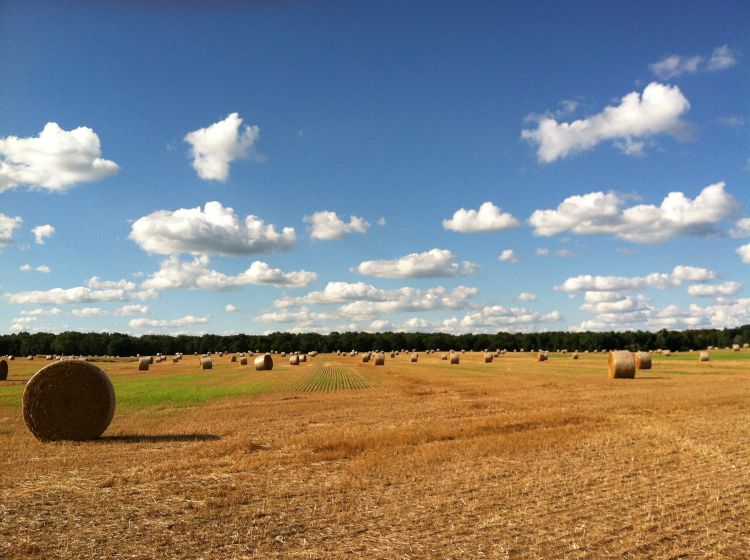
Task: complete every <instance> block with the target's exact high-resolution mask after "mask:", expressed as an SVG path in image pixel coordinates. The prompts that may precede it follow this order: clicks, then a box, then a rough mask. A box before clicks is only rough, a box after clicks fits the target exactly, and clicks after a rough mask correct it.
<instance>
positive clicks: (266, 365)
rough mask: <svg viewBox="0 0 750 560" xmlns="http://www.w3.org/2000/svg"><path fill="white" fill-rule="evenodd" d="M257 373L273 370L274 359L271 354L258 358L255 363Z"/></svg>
mask: <svg viewBox="0 0 750 560" xmlns="http://www.w3.org/2000/svg"><path fill="white" fill-rule="evenodd" d="M254 364H255V370H256V371H270V370H272V369H273V357H271V354H268V353H266V354H263V355H262V356H258V357H257V358H255V361H254Z"/></svg>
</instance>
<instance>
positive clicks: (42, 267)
mask: <svg viewBox="0 0 750 560" xmlns="http://www.w3.org/2000/svg"><path fill="white" fill-rule="evenodd" d="M18 270H20V271H21V272H31V271H33V270H35V271H37V272H41V273H43V274H49V273H50V272H52V269H51V268H50V267H48V266H47V265H46V264H40V265H39V266H36V267H34V266H31V265H30V264H22V265H21V266H19V267H18Z"/></svg>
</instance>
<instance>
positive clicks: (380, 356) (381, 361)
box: [375, 352, 385, 366]
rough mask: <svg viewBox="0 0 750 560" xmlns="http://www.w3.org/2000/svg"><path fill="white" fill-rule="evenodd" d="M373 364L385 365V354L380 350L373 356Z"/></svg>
mask: <svg viewBox="0 0 750 560" xmlns="http://www.w3.org/2000/svg"><path fill="white" fill-rule="evenodd" d="M375 365H376V366H384V365H385V354H383V353H382V352H381V353H380V354H378V355H377V356H375Z"/></svg>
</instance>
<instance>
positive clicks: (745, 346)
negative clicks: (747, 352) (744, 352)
mask: <svg viewBox="0 0 750 560" xmlns="http://www.w3.org/2000/svg"><path fill="white" fill-rule="evenodd" d="M742 347H743V348H744V349H748V348H750V343H748V342H746V343H745V344H743V345H742Z"/></svg>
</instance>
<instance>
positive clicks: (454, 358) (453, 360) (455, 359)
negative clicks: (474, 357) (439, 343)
mask: <svg viewBox="0 0 750 560" xmlns="http://www.w3.org/2000/svg"><path fill="white" fill-rule="evenodd" d="M458 356H459V355H458V354H456V353H455V352H454V353H452V354H451V364H457V363H458V362H459V361H460V358H459V357H458Z"/></svg>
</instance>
